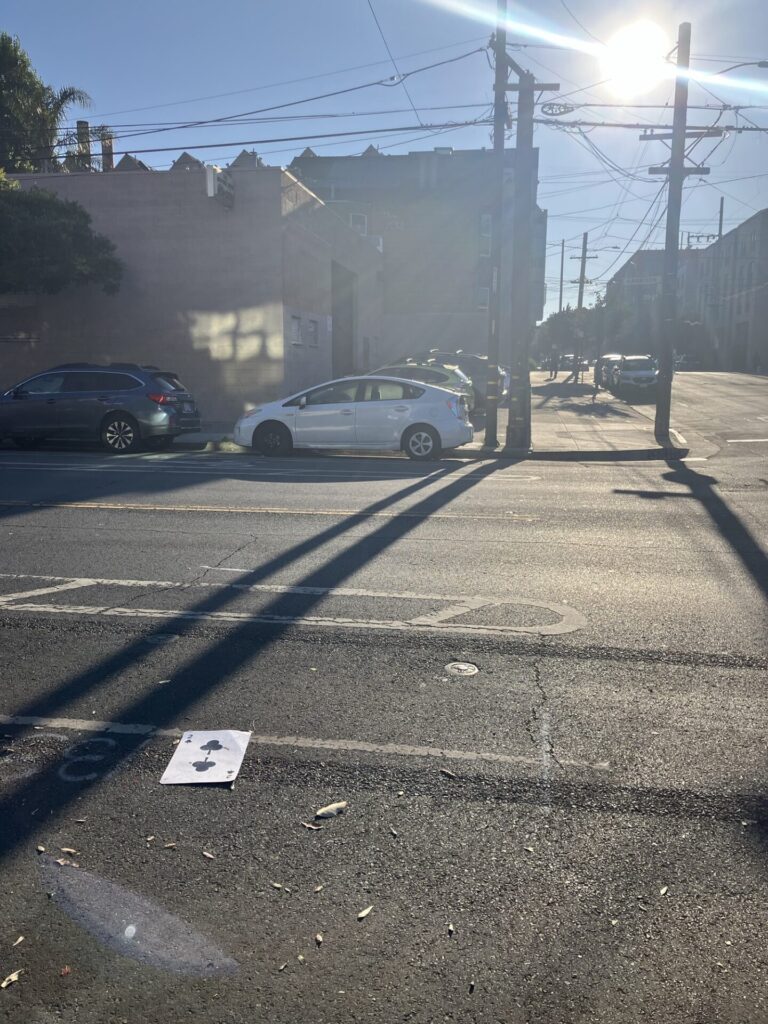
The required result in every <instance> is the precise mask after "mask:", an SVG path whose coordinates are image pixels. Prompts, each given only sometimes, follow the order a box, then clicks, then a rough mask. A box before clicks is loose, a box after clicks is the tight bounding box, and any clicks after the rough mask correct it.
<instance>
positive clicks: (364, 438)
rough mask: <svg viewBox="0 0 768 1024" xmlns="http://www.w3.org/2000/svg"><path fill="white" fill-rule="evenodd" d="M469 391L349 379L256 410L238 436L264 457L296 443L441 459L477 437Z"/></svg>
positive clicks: (243, 422)
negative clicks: (467, 397) (467, 398)
mask: <svg viewBox="0 0 768 1024" xmlns="http://www.w3.org/2000/svg"><path fill="white" fill-rule="evenodd" d="M472 436H473V431H472V424H471V423H470V422H469V416H468V412H467V405H466V402H465V400H464V397H463V396H462V395H457V394H455V392H453V391H448V390H446V389H445V388H441V387H433V386H432V385H430V384H423V383H419V382H417V381H413V380H403V379H397V378H392V377H386V376H383V375H379V374H376V375H373V376H371V375H368V376H365V377H343V378H341V379H340V380H331V381H327V382H326V383H325V384H319V385H317V386H316V387H313V388H307V389H306V390H304V391H300V392H299V393H298V394H295V395H291V396H290V397H289V398H284V399H280V400H279V401H277V402H269V403H266V404H264V405H260V406H258V408H256V409H252V410H251V411H250V412H247V413H246V414H245V415H244V416H242V417H241V418H240V419H239V420H238V421H237V423H236V424H235V433H234V438H235V441H236V442H237V444H240V445H242V446H243V447H246V448H247V447H253V448H255V449H256V450H257V451H260V452H262V453H263V454H264V455H289V454H290V452H291V451H292V449H294V448H337V449H353V450H354V449H363V450H366V449H367V450H373V451H392V452H394V451H404V452H405V453H406V455H408V456H409V458H411V459H418V460H426V459H437V458H439V457H440V453H441V452H442V451H443V449H445V448H458V447H459V446H460V445H462V444H467V443H468V442H469V441H471V440H472Z"/></svg>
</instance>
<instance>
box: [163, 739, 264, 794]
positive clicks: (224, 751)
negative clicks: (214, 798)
mask: <svg viewBox="0 0 768 1024" xmlns="http://www.w3.org/2000/svg"><path fill="white" fill-rule="evenodd" d="M250 739H251V733H250V732H238V731H237V730H234V729H217V730H214V731H208V732H194V731H192V732H185V733H184V735H183V736H182V737H181V742H180V743H179V745H178V747H176V749H175V750H174V752H173V755H172V757H171V760H170V761H169V762H168V766H167V767H166V769H165V771H164V772H163V774H162V776H161V777H160V784H161V785H162V786H179V785H186V784H189V783H199V782H213V783H223V782H225V783H230V782H232V781H234V779H235V778H236V777H237V773H238V772H239V771H240V766H241V764H242V763H243V758H244V757H245V751H246V749H247V747H248V743H249V742H250Z"/></svg>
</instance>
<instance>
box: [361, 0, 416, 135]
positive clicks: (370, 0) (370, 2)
mask: <svg viewBox="0 0 768 1024" xmlns="http://www.w3.org/2000/svg"><path fill="white" fill-rule="evenodd" d="M368 9H369V10H370V12H371V14H372V15H373V20H374V21H375V22H376V28H377V29H378V30H379V35H380V36H381V41H382V43H384V49H385V50H386V51H387V53H388V55H389V59H390V60H391V61H392V67H393V68H394V69H395V74H396V75H397V76H398V77H399V78H400V80H401V85H402V87H403V92H404V93H405V95H406V96H407V97H408V102H409V103H410V104H411V109H412V110H413V112H414V114H415V115H416V120H417V121H418V122H419V123H421V114H420V113H419V112H418V110H417V109H416V105H415V104H414V102H413V99H412V98H411V94H410V93H409V92H408V86H407V85H406V84H405V79H404V78H403V76H402V75H401V74H400V68H399V67H398V66H397V61H396V60H395V58H394V57H393V56H392V51H391V50H390V48H389V43H388V42H387V37H386V36H385V35H384V29H383V28H382V27H381V22H380V21H379V19H378V18H377V17H376V10H375V8H374V6H373V0H368Z"/></svg>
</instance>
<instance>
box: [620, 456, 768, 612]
mask: <svg viewBox="0 0 768 1024" xmlns="http://www.w3.org/2000/svg"><path fill="white" fill-rule="evenodd" d="M665 461H666V463H667V465H668V466H669V467H670V470H671V472H669V473H664V474H663V476H662V479H664V480H668V481H669V482H670V483H674V484H683V485H684V486H685V487H687V488H688V493H687V494H685V493H683V494H681V493H679V492H678V493H673V492H670V491H651V490H632V489H627V488H617V489H615V490H614V493H615V494H633V495H635V496H636V497H638V498H645V499H646V500H648V501H667V500H669V499H672V500H679V499H680V498H683V499H688V500H690V499H693V500H695V501H697V502H698V503H699V504H700V505H701V507H702V508H703V509H704V511H705V512H706V513H707V515H708V516H709V518H710V519H711V520H712V523H713V524H714V526H715V527H716V528H717V532H718V533H719V534H720V536H721V537H722V538H723V539H724V540H725V541H727V543H728V544H729V545H730V547H731V549H732V550H733V552H734V553H735V554H736V555H737V556H738V558H739V560H740V562H741V564H742V565H743V566H744V568H745V569H746V571H747V572H748V574H749V575H750V576H751V577H752V579H753V580H754V582H755V583H756V584H757V586H758V588H759V589H760V590H761V591H762V594H763V597H764V598H765V599H766V600H767V601H768V555H766V553H765V551H764V550H763V548H762V546H761V545H760V543H759V542H758V541H757V540H756V539H755V538H754V537H753V536H752V534H751V533H750V531H749V530H748V529H747V527H746V526H745V525H744V523H743V522H742V521H741V519H740V518H739V517H738V515H737V514H736V513H735V512H734V511H733V509H732V508H731V507H730V506H729V505H728V503H727V502H726V501H725V499H724V498H722V497H721V496H720V495H719V494H718V493H717V491H716V490H715V489H714V488H715V485H716V484H717V480H716V479H715V478H714V477H711V476H707V475H706V474H704V473H697V472H696V471H695V470H694V469H691V468H690V467H689V466H688V465H687V464H686V463H681V462H677V461H673V460H670V459H666V460H665Z"/></svg>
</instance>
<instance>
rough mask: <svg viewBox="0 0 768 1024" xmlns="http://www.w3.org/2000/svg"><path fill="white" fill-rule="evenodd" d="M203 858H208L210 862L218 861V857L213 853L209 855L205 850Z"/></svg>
mask: <svg viewBox="0 0 768 1024" xmlns="http://www.w3.org/2000/svg"><path fill="white" fill-rule="evenodd" d="M203 856H204V857H207V858H208V860H216V857H215V856H214V854H212V853H208V851H207V850H203Z"/></svg>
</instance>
